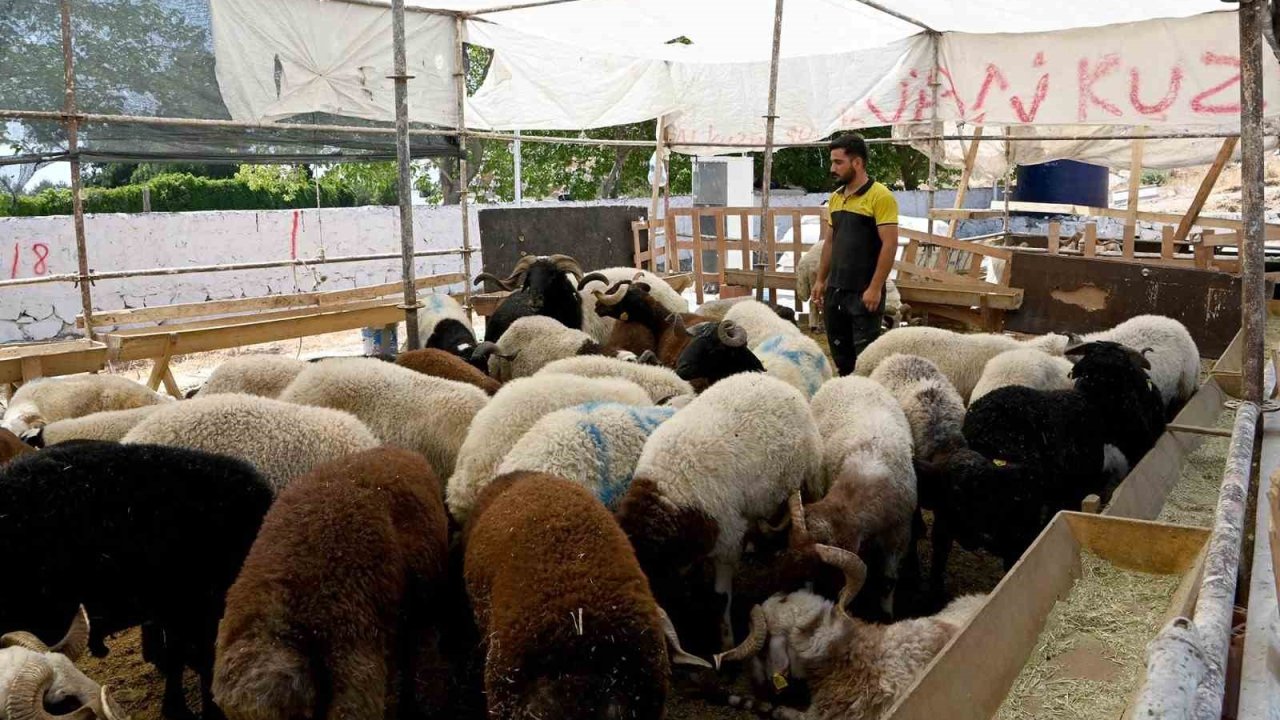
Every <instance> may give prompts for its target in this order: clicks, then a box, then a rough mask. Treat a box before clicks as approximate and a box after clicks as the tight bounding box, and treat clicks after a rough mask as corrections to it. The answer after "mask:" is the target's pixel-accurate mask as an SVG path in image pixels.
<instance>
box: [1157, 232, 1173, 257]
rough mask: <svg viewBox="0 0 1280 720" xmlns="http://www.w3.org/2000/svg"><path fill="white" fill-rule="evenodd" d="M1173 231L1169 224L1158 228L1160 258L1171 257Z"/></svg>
mask: <svg viewBox="0 0 1280 720" xmlns="http://www.w3.org/2000/svg"><path fill="white" fill-rule="evenodd" d="M1173 233H1174V230H1173V227H1172V226H1171V225H1165V226H1164V227H1162V228H1160V259H1161V260H1172V259H1173V251H1174V245H1173Z"/></svg>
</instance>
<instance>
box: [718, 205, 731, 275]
mask: <svg viewBox="0 0 1280 720" xmlns="http://www.w3.org/2000/svg"><path fill="white" fill-rule="evenodd" d="M727 235H728V231H727V230H726V229H725V216H724V214H723V213H721V214H719V215H716V258H717V259H718V260H719V262H718V263H717V264H718V269H719V272H717V273H716V280H717V281H718V282H719V283H720V284H721V285H723V284H724V266H725V265H726V264H728V261H729V239H728V237H726V236H727Z"/></svg>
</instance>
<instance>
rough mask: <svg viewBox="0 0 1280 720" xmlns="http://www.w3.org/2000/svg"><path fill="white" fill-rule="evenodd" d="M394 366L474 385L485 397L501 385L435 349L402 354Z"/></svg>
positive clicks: (496, 390)
mask: <svg viewBox="0 0 1280 720" xmlns="http://www.w3.org/2000/svg"><path fill="white" fill-rule="evenodd" d="M396 364H397V365H399V366H400V367H405V368H409V369H410V370H413V371H415V372H420V373H422V374H423V375H431V376H433V377H438V378H444V379H445V380H456V381H458V382H464V383H467V384H470V385H475V386H476V387H478V388H480V389H481V390H483V391H485V394H487V395H493V394H494V393H496V392H498V388H501V387H502V383H500V382H498V381H497V380H494V379H493V378H491V377H489V376H488V375H485V374H484V373H482V372H480V370H479V369H477V368H476V367H474V366H472V365H471V364H470V363H468V362H467V361H466V360H463V359H462V358H460V357H458V356H457V355H454V354H452V353H448V352H445V351H444V350H436V349H435V348H426V349H424V350H408V351H406V352H402V353H400V355H399V357H397V358H396Z"/></svg>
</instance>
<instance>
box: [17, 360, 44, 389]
mask: <svg viewBox="0 0 1280 720" xmlns="http://www.w3.org/2000/svg"><path fill="white" fill-rule="evenodd" d="M19 362H20V364H21V367H22V382H24V383H28V382H31V381H32V380H39V379H40V378H42V377H44V366H43V363H41V361H40V357H39V356H38V355H28V356H27V357H24V358H22V359H21V360H20V361H19Z"/></svg>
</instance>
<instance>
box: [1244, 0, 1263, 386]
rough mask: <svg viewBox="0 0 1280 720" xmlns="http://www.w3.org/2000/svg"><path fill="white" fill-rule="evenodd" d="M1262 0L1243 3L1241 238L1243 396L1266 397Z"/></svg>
mask: <svg viewBox="0 0 1280 720" xmlns="http://www.w3.org/2000/svg"><path fill="white" fill-rule="evenodd" d="M1264 7H1265V3H1264V2H1262V0H1244V1H1242V2H1241V3H1240V9H1239V11H1238V15H1239V18H1240V205H1241V207H1240V210H1241V218H1240V219H1241V220H1242V221H1243V223H1244V230H1243V236H1242V238H1241V242H1240V298H1241V302H1242V305H1243V308H1242V313H1241V320H1242V324H1243V327H1244V366H1243V368H1242V370H1243V373H1244V378H1243V379H1244V398H1245V399H1246V400H1249V401H1250V402H1254V403H1258V404H1261V403H1262V401H1263V397H1262V394H1263V383H1264V380H1263V358H1262V356H1263V343H1264V336H1265V333H1266V322H1267V318H1266V307H1267V301H1266V280H1265V276H1264V269H1263V256H1264V245H1263V243H1264V238H1265V235H1264V231H1265V228H1264V225H1265V223H1266V212H1265V211H1266V205H1265V202H1266V200H1265V198H1264V197H1263V186H1264V184H1265V178H1264V177H1263V165H1264V156H1263V153H1264V142H1265V138H1264V129H1263V126H1262V23H1263V18H1262V14H1263V8H1264Z"/></svg>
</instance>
